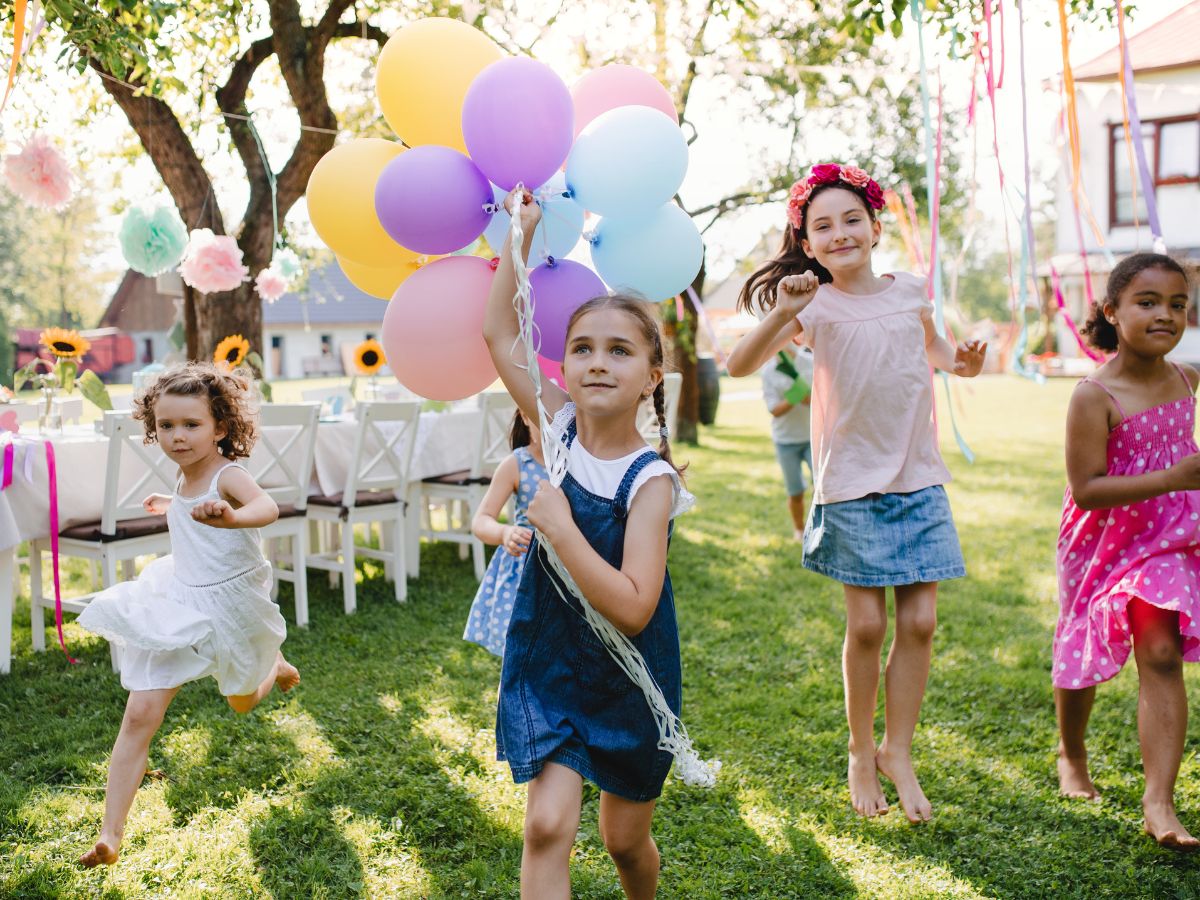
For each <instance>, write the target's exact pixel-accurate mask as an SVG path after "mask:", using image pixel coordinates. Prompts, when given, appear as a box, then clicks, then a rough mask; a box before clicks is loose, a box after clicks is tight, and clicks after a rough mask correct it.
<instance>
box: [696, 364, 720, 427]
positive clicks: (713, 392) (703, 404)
mask: <svg viewBox="0 0 1200 900" xmlns="http://www.w3.org/2000/svg"><path fill="white" fill-rule="evenodd" d="M696 388H697V391H698V393H699V403H700V424H701V425H711V424H713V423H714V422H715V421H717V402H718V401H719V400H720V399H721V376H720V374H719V373H718V372H717V361H716V359H714V358H713V356H712V355H711V354H703V355H701V356H698V357H697V358H696Z"/></svg>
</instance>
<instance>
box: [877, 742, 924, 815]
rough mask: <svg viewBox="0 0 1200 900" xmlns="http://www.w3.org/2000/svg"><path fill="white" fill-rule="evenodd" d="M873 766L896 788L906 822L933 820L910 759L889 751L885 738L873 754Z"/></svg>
mask: <svg viewBox="0 0 1200 900" xmlns="http://www.w3.org/2000/svg"><path fill="white" fill-rule="evenodd" d="M875 766H876V767H877V768H878V769H879V772H880V774H881V775H883V776H884V777H885V778H887V779H888V780H890V781H891V782H892V784H894V785H895V786H896V793H897V794H899V795H900V807H901V808H902V809H903V810H904V815H906V816H908V821H910V822H914V823H917V822H928V821H929V820H930V819H932V818H933V807H932V806H931V805H930V803H929V801H928V800H927V799H926V798H925V792H924V791H923V790H921V783H920V782H919V781H917V773H916V772H914V771H913V766H912V757H910V756H909V755H908V754H907V753H903V754H901V753H896V752H895V751H893V750H891V749H889V748H888V745H887V738H886V737H885V738H884V739H883V742H882V743H881V744H880V745H879V752H878V753H876V754H875Z"/></svg>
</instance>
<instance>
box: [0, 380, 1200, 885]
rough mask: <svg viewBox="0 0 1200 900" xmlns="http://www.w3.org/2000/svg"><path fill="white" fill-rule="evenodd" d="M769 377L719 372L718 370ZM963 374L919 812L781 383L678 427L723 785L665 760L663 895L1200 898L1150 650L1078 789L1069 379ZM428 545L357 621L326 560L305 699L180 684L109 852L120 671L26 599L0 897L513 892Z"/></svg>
mask: <svg viewBox="0 0 1200 900" xmlns="http://www.w3.org/2000/svg"><path fill="white" fill-rule="evenodd" d="M756 385H757V382H756V381H753V380H747V381H743V382H731V381H728V380H726V381H724V382H723V383H722V387H723V390H724V391H725V392H726V394H727V395H729V394H731V393H733V392H735V391H736V392H740V391H745V390H752V389H754V388H755V387H756ZM956 389H957V392H958V397H959V399H961V401H962V404H963V405H962V407H961V409H960V412H959V422H960V424H961V425H962V427H963V429H964V431H965V433H966V436H967V438H968V440H969V442H970V443H971V445H972V447H973V449H974V450H975V451H976V452H977V453H978V455H979V459H978V461H977V462H976V463H975V465H973V466H970V465H967V464H966V462H965V461H964V460H963V459H962V457H961V456H960V455H959V454H958V452H957V450H955V449H953V448H954V444H953V439H952V438H951V437H950V436H949V435H948V434H943V451H944V453H945V455H946V459H947V461H948V463H949V465H950V468H951V470H952V471H953V473H954V477H955V481H954V483H953V484H952V485H951V486H950V487H949V491H950V497H951V501H952V503H953V505H954V510H955V514H956V519H957V522H958V527H959V531H960V534H961V536H962V542H963V548H964V551H965V553H966V558H967V566H968V570H969V572H970V578H968V579H966V580H963V581H958V582H952V583H949V584H947V585H946V586H945V587H944V589H943V591H942V595H941V616H940V628H939V630H938V635H937V638H936V645H935V656H934V664H933V673H932V677H931V680H930V686H929V693H928V696H927V699H926V703H925V709H924V715H923V718H922V724H921V727H920V728H919V729H918V732H917V739H916V747H915V752H916V758H917V768H918V773H919V774H920V775H921V777H922V780H923V783H924V786H925V789H926V791H927V793H928V794H929V796H930V798H931V799H932V801H933V803H934V808H935V818H934V820H933V822H932V823H931V824H928V825H925V826H921V827H914V826H912V825H910V824H908V822H907V821H906V820H905V818H904V817H903V815H902V814H901V813H900V811H899V808H898V807H897V806H893V811H892V812H891V813H889V814H888V815H887V816H886V817H883V818H881V819H877V820H871V821H864V820H861V819H858V818H856V817H855V815H854V814H853V811H852V810H851V808H850V805H849V801H848V796H847V792H846V787H845V783H844V770H845V755H846V736H847V735H846V724H845V719H844V715H843V712H842V689H841V675H840V646H841V636H842V628H843V618H844V614H843V608H842V602H841V590H840V587H839V586H838V585H837V584H835V583H833V582H830V581H828V580H826V579H823V578H820V577H817V576H815V575H812V574H810V573H808V572H806V571H804V570H803V569H802V568H801V566H800V553H799V549H798V547H797V546H796V545H795V544H794V543H793V542H792V541H791V539H790V535H791V526H790V524H789V522H788V519H787V515H786V510H785V506H784V502H783V496H782V488H781V479H780V476H779V473H778V471H777V468H776V464H775V459H774V456H773V453H772V449H771V444H770V441H769V439H768V437H767V431H766V415H765V411H764V410H763V409H762V406H761V403H760V402H759V401H758V400H757V399H756V398H745V399H740V400H735V401H728V400H727V401H726V402H725V403H723V404H722V406H721V410H720V416H719V422H718V425H717V426H716V427H714V428H710V429H704V430H703V433H702V446H701V447H699V448H680V450H679V451H677V458H681V459H684V460H688V461H690V463H691V468H690V469H689V470H688V478H689V483H690V486H691V488H692V490H693V491H695V493H696V494H697V496H698V497H699V498H700V502H699V505H698V507H697V510H696V511H695V512H693V513H691V514H689V515H688V516H686V517H684V518H683V519H681V520H680V522H679V527H678V529H677V530H676V532H675V540H674V543H673V545H672V550H671V560H670V561H671V570H672V576H673V578H674V580H675V586H676V597H677V604H678V610H679V621H680V630H681V640H682V647H683V671H684V705H685V715H684V719H685V721H686V722H687V724H688V726H689V728H690V730H691V733H692V736H693V738H694V739H695V740H696V741H697V743H698V744H699V746H700V748H701V751H702V753H703V754H704V755H706V756H708V755H712V756H716V757H719V758H720V759H721V760H722V761H723V762H724V768H723V770H722V773H721V777H720V780H719V783H718V786H717V787H716V788H715V789H714V790H710V791H706V790H703V789H696V788H688V787H685V786H683V785H682V784H680V783H679V782H677V781H674V780H672V781H669V782H668V785H667V788H666V792H665V794H664V796H663V799H662V801H661V803H660V805H659V810H658V813H657V815H656V822H655V829H654V832H655V837H656V839H657V841H658V843H659V847H660V848H661V850H662V855H663V873H662V881H661V890H660V896H661V897H664V898H689V900H690V898H717V897H722V898H725V897H728V898H742V897H763V898H784V897H822V898H824V897H854V896H862V897H1005V898H1010V897H1011V898H1029V897H1056V898H1057V897H1088V898H1093V897H1113V898H1130V897H1154V898H1162V897H1181V898H1182V897H1197V896H1200V858H1185V857H1181V856H1178V855H1174V854H1172V853H1170V852H1167V851H1162V850H1159V849H1158V848H1156V847H1155V846H1154V845H1153V844H1152V843H1151V842H1150V840H1149V839H1148V838H1146V837H1143V835H1142V833H1141V819H1140V805H1139V798H1140V795H1141V787H1142V780H1141V774H1140V758H1139V753H1138V745H1137V733H1136V692H1137V678H1136V673H1135V672H1134V671H1133V666H1132V664H1131V665H1130V666H1129V667H1128V669H1127V671H1125V672H1124V673H1123V674H1122V675H1121V676H1120V677H1119V678H1117V679H1116V680H1115V681H1114V682H1112V683H1110V684H1107V685H1105V686H1104V687H1103V688H1102V689H1101V690H1100V692H1099V697H1098V700H1097V704H1096V710H1095V714H1094V717H1093V730H1092V738H1091V750H1092V758H1093V761H1094V773H1095V775H1096V780H1097V782H1098V785H1099V787H1100V788H1101V790H1102V791H1103V792H1104V794H1105V800H1104V802H1103V803H1101V804H1087V803H1081V802H1067V801H1064V800H1061V799H1059V798H1058V796H1057V793H1056V783H1055V779H1054V754H1053V748H1054V744H1055V724H1054V714H1053V707H1052V698H1051V688H1050V678H1049V669H1050V642H1051V634H1052V630H1053V624H1054V616H1055V607H1056V604H1055V599H1054V544H1055V537H1056V534H1057V524H1058V515H1059V507H1060V503H1061V497H1062V487H1063V471H1062V450H1061V445H1062V431H1063V415H1064V411H1065V408H1066V401H1067V397H1068V395H1069V391H1070V385H1068V384H1065V383H1052V384H1049V385H1047V386H1045V387H1038V386H1036V385H1033V384H1031V383H1028V382H1025V381H1021V380H1017V379H1014V378H991V379H980V380H978V381H977V382H975V383H969V382H960V383H959V384H957V385H956ZM940 396H941V388H940V386H939V397H940ZM942 421H943V422H946V421H947V419H946V416H945V407H944V404H943V406H942ZM422 560H423V562H424V563H425V565H424V566H423V572H422V576H421V578H420V580H419V581H416V582H414V583H413V584H412V585H410V590H409V602H408V603H407V604H406V605H403V606H397V605H396V604H395V603H394V602H393V601H392V599H391V590H390V588H389V587H388V586H387V584H386V583H385V582H384V581H383V578H382V573H381V572H380V571H378V570H376V569H375V568H373V567H372V566H371V565H370V564H368V565H367V567H366V575H365V580H364V582H363V584H362V585H361V586H360V589H359V612H358V613H357V614H356V615H355V616H352V617H346V616H343V615H342V614H341V603H340V594H336V595H335V594H334V593H333V592H331V591H330V590H329V589H328V587H327V584H326V582H325V579H324V578H321V577H317V575H316V573H313V577H312V580H311V587H312V590H313V595H314V596H313V597H312V601H311V605H312V627H311V628H310V629H308V630H307V631H299V630H295V631H293V633H292V634H291V636H290V637H289V638H288V642H287V645H286V648H287V651H288V655H289V656H290V658H291V659H292V660H293V661H294V662H295V663H296V664H297V665H298V666H299V667H300V669H301V671H302V672H303V677H304V681H303V684H302V685H301V686H300V687H299V688H298V689H297V690H296V691H295V692H293V693H292V694H290V695H288V696H287V697H286V698H285V697H282V696H278V695H276V696H273V697H271V698H269V699H268V700H267V701H266V702H264V704H263V705H262V706H261V707H260V708H259V709H258V710H257V711H256V712H255V713H253V714H251V715H249V716H246V717H238V716H236V715H235V714H233V713H232V712H231V711H230V710H229V709H228V707H227V706H226V704H225V703H224V701H223V700H222V699H221V698H220V697H219V696H218V694H217V692H216V688H215V684H214V683H212V682H203V683H198V684H194V685H189V686H188V687H186V688H185V689H184V690H183V691H182V692H181V694H180V695H179V698H178V699H177V700H176V702H175V704H174V706H173V707H172V708H171V710H170V711H169V712H168V714H167V720H166V722H165V724H164V726H163V729H162V731H161V732H160V734H159V737H158V738H157V739H156V741H155V743H154V745H153V746H152V748H151V766H152V767H154V768H159V769H162V770H163V771H164V772H165V778H163V779H161V780H156V781H148V782H147V783H146V785H145V786H144V787H143V789H142V790H141V792H140V793H139V795H138V798H137V801H136V803H135V805H134V808H133V812H132V815H131V818H130V822H129V827H128V831H127V836H126V844H125V846H124V848H123V851H122V854H123V855H122V859H121V861H120V862H119V863H118V865H116V866H115V867H113V868H111V869H109V870H104V871H92V872H81V871H79V870H77V869H76V868H75V867H74V860H75V858H76V857H77V856H78V855H79V854H80V853H81V852H83V850H85V849H86V848H87V847H88V846H89V842H90V841H91V840H92V839H94V837H95V835H96V833H97V830H98V828H99V824H100V817H101V812H102V804H103V787H104V780H105V767H106V764H107V758H108V752H109V749H110V747H111V745H112V741H113V738H114V736H115V735H116V731H117V726H118V724H119V722H120V719H121V712H122V707H123V702H124V694H123V693H122V691H121V689H120V685H119V684H118V682H117V679H116V677H115V676H114V675H113V673H112V671H111V670H110V668H109V664H108V651H107V647H106V646H105V644H104V642H103V641H101V640H99V639H97V638H93V637H90V636H88V635H86V634H84V633H83V632H82V631H81V630H80V629H78V628H76V627H75V626H74V625H73V624H72V625H68V627H67V631H66V633H67V641H68V644H69V646H70V649H71V651H72V653H73V654H74V655H76V656H77V657H78V658H79V659H80V664H79V665H77V666H72V665H69V664H68V663H67V661H66V660H65V659H64V657H63V655H62V654H61V653H60V652H57V651H50V652H47V653H45V654H42V655H36V656H35V655H34V654H32V653H31V652H30V650H29V614H28V605H27V603H26V602H25V601H24V600H19V601H18V605H17V621H16V624H15V628H14V643H15V647H16V657H15V659H14V663H13V673H12V675H11V676H9V677H7V678H0V723H2V726H3V736H2V737H0V896H3V897H51V896H62V897H84V896H102V897H125V896H129V897H143V896H145V897H149V896H154V897H160V896H179V897H201V896H211V897H267V896H272V897H281V898H282V897H287V898H294V897H329V898H340V897H356V896H370V897H495V898H502V897H503V898H507V897H515V896H516V895H517V891H518V868H519V858H520V851H521V821H522V810H523V802H524V791H523V790H522V789H519V788H517V787H515V786H514V785H513V784H512V782H511V779H510V777H509V775H508V771H507V769H506V767H504V766H502V765H500V764H497V763H496V762H495V761H494V759H493V749H494V745H493V735H492V725H493V717H494V703H495V694H496V684H497V680H498V676H499V662H498V660H496V659H494V658H492V657H491V656H489V655H488V654H487V653H485V652H484V651H483V650H481V649H479V648H478V647H476V646H474V645H471V644H467V643H464V642H463V641H462V640H461V639H460V637H459V636H460V634H461V633H462V627H463V622H464V619H465V616H466V613H467V609H468V606H469V604H470V601H471V597H472V596H473V594H474V590H475V582H474V579H473V577H472V571H471V567H470V563H469V562H460V561H459V560H458V558H457V555H456V554H455V553H454V551H453V550H452V549H451V548H448V547H445V546H437V547H434V548H432V549H430V550H427V551H426V553H425V554H423V557H422ZM72 576H73V582H74V583H75V585H76V587H77V588H78V587H80V583H79V582H80V578H81V571H80V570H72ZM287 591H288V588H287V586H286V585H285V587H284V592H285V593H284V599H283V607H284V610H285V612H286V613H287V614H288V616H289V619H290V618H291V604H290V600H289V599H287V598H288V596H289V595H288V594H287ZM47 641H48V643H49V642H51V641H52V637H51V635H49V634H48V635H47ZM1188 680H1189V686H1190V687H1191V689H1192V692H1193V696H1200V695H1197V693H1196V691H1197V688H1198V684H1197V675H1196V674H1195V673H1193V672H1189V675H1188ZM880 709H881V710H882V705H881V707H880ZM880 727H882V712H881V713H880ZM1189 738H1190V739H1189V751H1188V754H1187V756H1186V757H1185V759H1184V763H1183V770H1182V772H1181V774H1180V780H1179V791H1178V799H1179V802H1180V808H1181V815H1182V818H1183V819H1184V821H1185V823H1187V824H1190V825H1191V826H1192V828H1193V829H1197V828H1200V785H1198V783H1197V775H1198V774H1200V771H1198V768H1200V767H1198V766H1197V763H1196V760H1195V757H1194V748H1195V747H1196V744H1197V739H1198V738H1200V726H1198V725H1196V724H1195V723H1193V726H1192V728H1191V730H1190V734H1189ZM889 787H890V786H889ZM597 796H598V795H597V793H596V791H595V790H593V789H590V788H589V789H586V790H585V804H584V815H583V823H582V826H581V829H580V835H579V841H578V843H577V845H576V852H575V857H574V863H573V878H574V885H575V892H576V895H577V896H579V897H585V898H614V897H619V896H621V895H620V888H619V885H618V882H617V878H616V874H615V870H614V868H613V866H612V864H611V862H610V861H609V860H608V858H607V856H606V854H605V852H604V848H603V845H602V843H601V841H600V838H599V835H598V833H597V826H596V811H597ZM889 797H890V799H891V800H893V801H894V800H895V795H894V793H890V794H889Z"/></svg>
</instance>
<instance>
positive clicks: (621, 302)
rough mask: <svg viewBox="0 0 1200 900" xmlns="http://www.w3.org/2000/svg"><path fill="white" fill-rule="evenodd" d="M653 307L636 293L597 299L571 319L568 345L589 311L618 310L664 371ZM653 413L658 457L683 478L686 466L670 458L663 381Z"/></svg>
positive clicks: (574, 313) (655, 398)
mask: <svg viewBox="0 0 1200 900" xmlns="http://www.w3.org/2000/svg"><path fill="white" fill-rule="evenodd" d="M649 308H650V304H649V303H648V302H647V301H646V300H645V299H644V298H642V297H639V296H637V295H636V294H612V295H611V296H607V297H595V298H593V299H591V300H588V301H587V302H586V303H584V304H583V305H582V306H580V307H579V308H578V309H577V310H575V312H573V313H572V314H571V318H570V320H569V321H568V322H567V344H568V345H569V344H570V343H571V332H572V331H574V330H575V325H576V323H577V322H578V321H579V320H580V319H582V318H583V317H584V316H586V315H587V314H588V313H590V312H595V311H596V310H598V309H617V310H620V311H621V312H623V313H625V314H626V315H628V316H630V317H632V318H633V319H634V321H636V322H637V324H638V328H639V329H640V330H641V332H642V337H643V338H645V340H646V344H647V345H648V346H649V347H650V365H651V366H655V367H657V368H659V369H661V368H663V339H662V329H660V328H659V325H658V320H657V319H656V318H654V317H653V316H652V315H651V314H650V312H649ZM654 412H655V414H656V415H657V416H658V428H659V435H660V437H659V440H658V447H657V450H658V456H659V458H660V459H662V460H664V461H665V462H666V463H667V464H668V465H670V466H671V468H672V469H674V470H675V472H676V474H678V475H682V474H683V470H684V469H686V468H687V466H686V465H684V466H682V467H681V466H677V465H675V462H674V461H673V460H672V459H671V442H670V440H669V439H668V437H667V433H666V432H667V392H666V389H665V388H664V387H663V382H662V380H661V379H660V380H659V382H658V384H657V385H655V387H654Z"/></svg>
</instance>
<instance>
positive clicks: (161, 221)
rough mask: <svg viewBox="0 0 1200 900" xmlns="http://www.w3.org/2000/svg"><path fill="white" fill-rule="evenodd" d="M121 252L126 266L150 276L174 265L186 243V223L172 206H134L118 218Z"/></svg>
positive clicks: (177, 261)
mask: <svg viewBox="0 0 1200 900" xmlns="http://www.w3.org/2000/svg"><path fill="white" fill-rule="evenodd" d="M120 240H121V255H122V256H124V257H125V262H126V263H128V264H129V268H131V269H133V270H134V271H135V272H141V273H142V274H143V275H147V276H149V277H151V278H153V277H154V276H155V275H161V274H162V273H163V272H166V271H169V270H170V269H173V268H175V266H177V265H178V264H179V261H180V260H181V259H183V251H184V250H185V249H186V247H187V242H188V233H187V227H186V226H185V225H184V224H183V219H181V218H180V217H179V212H178V211H177V210H176V209H175V207H174V206H171V205H168V204H166V203H162V204H159V205H158V206H156V207H154V208H153V209H148V208H146V207H142V206H134V207H132V208H130V210H129V212H127V213H126V214H125V218H124V219H122V220H121V231H120Z"/></svg>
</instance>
